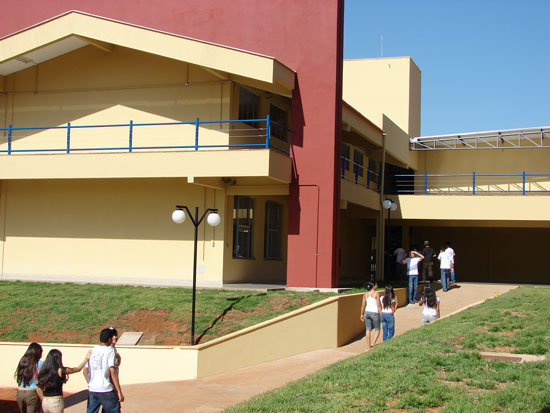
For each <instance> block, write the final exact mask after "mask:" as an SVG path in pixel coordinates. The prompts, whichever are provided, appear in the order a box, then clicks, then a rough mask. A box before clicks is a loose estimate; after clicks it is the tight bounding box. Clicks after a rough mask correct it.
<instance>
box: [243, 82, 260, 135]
mask: <svg viewBox="0 0 550 413" xmlns="http://www.w3.org/2000/svg"><path fill="white" fill-rule="evenodd" d="M259 113H260V97H259V96H258V95H256V94H254V93H252V92H251V91H250V90H248V89H246V88H244V87H240V88H239V120H245V121H246V120H247V121H248V122H244V123H246V124H247V125H250V126H253V127H255V128H256V127H257V122H252V120H253V119H258V117H259Z"/></svg>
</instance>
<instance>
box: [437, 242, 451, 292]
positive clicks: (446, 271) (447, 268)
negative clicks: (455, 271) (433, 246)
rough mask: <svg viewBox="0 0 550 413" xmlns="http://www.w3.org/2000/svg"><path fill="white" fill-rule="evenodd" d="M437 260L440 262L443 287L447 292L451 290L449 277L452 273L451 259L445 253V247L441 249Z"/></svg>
mask: <svg viewBox="0 0 550 413" xmlns="http://www.w3.org/2000/svg"><path fill="white" fill-rule="evenodd" d="M437 259H438V260H439V268H440V270H441V287H442V288H443V291H444V292H447V291H448V290H449V276H450V273H451V257H450V256H449V254H447V252H446V251H445V247H441V248H440V249H439V255H438V256H437Z"/></svg>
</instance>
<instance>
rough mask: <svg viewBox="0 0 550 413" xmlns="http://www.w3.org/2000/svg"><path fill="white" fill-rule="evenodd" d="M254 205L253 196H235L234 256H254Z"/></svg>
mask: <svg viewBox="0 0 550 413" xmlns="http://www.w3.org/2000/svg"><path fill="white" fill-rule="evenodd" d="M253 223H254V206H253V200H252V198H250V197H248V196H235V201H234V207H233V258H252V230H253Z"/></svg>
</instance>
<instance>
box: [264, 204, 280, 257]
mask: <svg viewBox="0 0 550 413" xmlns="http://www.w3.org/2000/svg"><path fill="white" fill-rule="evenodd" d="M281 211H282V209H281V204H279V203H277V202H274V201H267V202H266V203H265V236H264V258H266V259H280V258H281Z"/></svg>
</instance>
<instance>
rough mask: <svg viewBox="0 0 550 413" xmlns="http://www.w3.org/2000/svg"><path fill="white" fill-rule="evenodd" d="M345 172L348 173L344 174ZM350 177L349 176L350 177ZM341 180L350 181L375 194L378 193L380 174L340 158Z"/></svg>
mask: <svg viewBox="0 0 550 413" xmlns="http://www.w3.org/2000/svg"><path fill="white" fill-rule="evenodd" d="M346 171H349V173H347V174H346ZM350 175H351V176H350ZM342 179H346V180H348V181H352V182H354V183H355V184H357V185H362V186H365V187H367V188H369V189H373V190H375V191H377V192H379V191H380V174H379V173H377V172H374V171H372V170H370V169H369V168H365V167H364V166H363V165H361V164H358V163H356V162H353V161H352V160H351V159H348V158H346V157H344V156H342Z"/></svg>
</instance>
